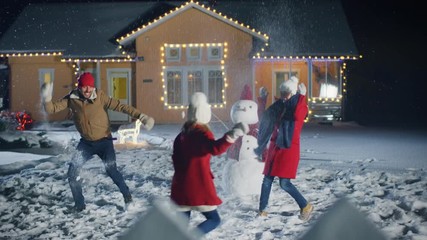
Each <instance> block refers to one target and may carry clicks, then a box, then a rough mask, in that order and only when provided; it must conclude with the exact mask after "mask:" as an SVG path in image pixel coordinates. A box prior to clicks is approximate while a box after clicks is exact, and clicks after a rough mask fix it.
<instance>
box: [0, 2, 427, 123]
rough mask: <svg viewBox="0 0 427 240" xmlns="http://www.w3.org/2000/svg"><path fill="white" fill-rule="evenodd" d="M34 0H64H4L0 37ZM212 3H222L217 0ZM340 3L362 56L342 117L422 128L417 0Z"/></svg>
mask: <svg viewBox="0 0 427 240" xmlns="http://www.w3.org/2000/svg"><path fill="white" fill-rule="evenodd" d="M87 1H88V0H79V1H77V0H68V1H67V2H87ZM104 1H105V0H104ZM111 1H112V0H110V2H111ZM222 1H227V0H222ZM298 1H299V0H298ZM319 1H328V0H319ZM35 2H64V1H58V0H56V1H54V0H44V1H41V0H8V1H7V2H6V1H5V0H3V1H2V7H1V8H0V36H1V35H2V34H3V33H4V32H5V31H6V29H7V27H8V26H9V25H10V24H11V23H12V22H13V21H14V20H15V18H16V17H17V15H18V14H19V12H20V11H21V10H22V9H23V7H25V6H26V5H27V4H29V3H35ZM89 2H102V1H100V0H98V1H97V0H91V1H89ZM216 2H217V4H221V0H217V1H216ZM241 2H242V4H244V1H241ZM265 2H267V1H265ZM341 2H342V5H343V7H344V10H345V13H346V15H347V19H348V23H349V25H350V28H351V30H352V33H353V37H354V40H355V42H356V46H357V48H358V50H359V53H360V54H361V55H362V56H363V58H362V59H361V60H357V61H350V62H348V64H347V69H348V72H347V75H348V85H347V92H348V94H347V102H346V104H345V106H344V107H345V111H344V116H345V119H346V120H347V121H356V122H358V123H360V124H363V125H370V126H374V125H375V126H393V127H412V126H415V127H426V126H424V125H427V121H426V120H425V119H424V116H425V115H427V114H426V111H427V106H426V105H427V104H426V103H427V101H426V100H425V99H426V95H427V83H426V82H427V77H426V76H427V74H426V73H424V71H425V70H427V68H426V67H424V65H425V64H424V58H425V55H426V53H427V51H426V50H427V48H426V47H425V45H427V24H426V23H427V21H426V20H425V18H424V15H425V13H424V11H425V9H424V7H421V2H422V1H416V0H414V1H412V0H410V1H395V0H389V1H386V0H380V1H375V0H373V1H369V0H361V1H359V0H357V1H356V0H341Z"/></svg>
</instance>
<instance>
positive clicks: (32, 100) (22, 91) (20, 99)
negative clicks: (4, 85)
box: [9, 56, 73, 121]
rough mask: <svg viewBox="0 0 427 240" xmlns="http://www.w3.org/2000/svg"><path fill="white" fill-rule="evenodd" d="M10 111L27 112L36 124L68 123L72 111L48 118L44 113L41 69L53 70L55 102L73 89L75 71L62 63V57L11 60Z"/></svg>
mask: <svg viewBox="0 0 427 240" xmlns="http://www.w3.org/2000/svg"><path fill="white" fill-rule="evenodd" d="M9 67H10V79H11V80H10V87H9V94H10V111H13V112H17V111H24V110H25V111H26V112H28V113H30V114H31V117H32V118H33V119H34V120H36V121H48V120H55V121H56V120H64V119H66V117H67V114H68V111H63V112H61V113H57V114H53V115H49V116H48V115H47V114H46V113H45V112H44V111H43V110H42V105H41V98H40V82H39V69H41V68H53V69H55V72H54V91H53V99H57V98H61V97H63V96H64V95H66V94H67V93H68V92H69V91H70V89H71V88H72V76H73V71H72V67H70V66H68V64H64V63H61V61H60V56H50V57H45V56H43V57H9Z"/></svg>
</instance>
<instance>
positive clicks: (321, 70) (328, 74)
mask: <svg viewBox="0 0 427 240" xmlns="http://www.w3.org/2000/svg"><path fill="white" fill-rule="evenodd" d="M312 79H313V81H312V83H313V85H312V96H313V97H320V98H336V97H338V95H339V94H340V93H339V91H340V89H339V86H340V63H339V62H336V61H335V62H328V61H313V73H312Z"/></svg>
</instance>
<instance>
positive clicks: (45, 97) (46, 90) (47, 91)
mask: <svg viewBox="0 0 427 240" xmlns="http://www.w3.org/2000/svg"><path fill="white" fill-rule="evenodd" d="M52 91H53V84H52V83H43V85H42V87H41V89H40V92H41V97H42V101H43V102H50V101H52Z"/></svg>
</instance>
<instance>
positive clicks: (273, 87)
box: [271, 68, 301, 102]
mask: <svg viewBox="0 0 427 240" xmlns="http://www.w3.org/2000/svg"><path fill="white" fill-rule="evenodd" d="M293 72H296V73H297V76H296V77H297V78H298V79H299V78H300V77H299V76H301V73H300V72H301V70H300V69H292V70H289V68H276V69H273V74H272V75H273V81H272V86H271V89H272V94H271V100H272V101H273V102H274V100H275V98H274V97H279V96H275V94H276V92H277V90H278V89H277V88H276V86H277V78H276V73H288V74H289V77H291V75H290V73H293Z"/></svg>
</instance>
